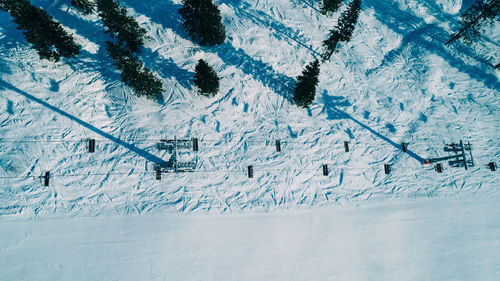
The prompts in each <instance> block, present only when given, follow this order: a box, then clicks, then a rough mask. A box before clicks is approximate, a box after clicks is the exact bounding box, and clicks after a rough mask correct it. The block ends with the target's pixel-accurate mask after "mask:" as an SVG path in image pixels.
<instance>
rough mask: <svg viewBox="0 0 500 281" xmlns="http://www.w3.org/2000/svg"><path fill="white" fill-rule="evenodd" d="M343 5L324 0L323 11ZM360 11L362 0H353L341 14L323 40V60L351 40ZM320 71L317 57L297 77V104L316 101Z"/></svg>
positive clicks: (336, 1)
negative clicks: (340, 45)
mask: <svg viewBox="0 0 500 281" xmlns="http://www.w3.org/2000/svg"><path fill="white" fill-rule="evenodd" d="M341 5H342V0H323V1H322V6H321V12H322V13H323V14H325V15H330V14H333V13H335V12H337V11H338V10H339V8H340V6H341ZM360 11H361V0H352V1H351V2H350V3H349V5H348V6H347V9H346V10H345V11H343V12H342V13H341V14H340V17H339V19H338V22H337V26H336V27H334V28H333V29H332V30H330V35H329V37H328V39H326V40H325V41H323V46H324V52H323V54H322V59H323V61H327V60H329V59H330V57H331V56H332V54H333V53H334V52H336V51H337V45H338V44H339V43H340V42H344V43H347V42H349V41H350V40H351V37H352V33H353V32H354V28H355V26H356V22H357V21H358V18H359V13H360ZM319 72H320V62H319V60H318V59H316V60H314V61H313V62H311V63H309V64H308V65H307V66H306V67H305V69H304V70H303V71H302V74H301V75H299V76H298V77H297V79H296V82H295V87H294V97H293V100H294V102H295V104H297V106H299V107H308V106H309V105H311V103H312V102H313V101H314V96H315V95H316V86H317V85H318V82H319V79H318V76H319Z"/></svg>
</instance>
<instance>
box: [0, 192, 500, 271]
mask: <svg viewBox="0 0 500 281" xmlns="http://www.w3.org/2000/svg"><path fill="white" fill-rule="evenodd" d="M498 199H500V198H498V196H496V197H493V198H483V199H481V198H477V197H474V198H473V199H460V200H456V199H453V200H451V199H419V200H412V201H408V202H407V201H404V200H400V201H399V202H398V203H395V202H392V201H389V202H384V203H380V202H377V203H370V204H367V203H363V206H359V207H341V208H339V207H333V208H332V207H325V208H317V209H315V210H307V211H294V210H287V211H284V212H280V211H275V212H271V213H259V214H248V213H247V214H227V215H220V214H218V215H212V214H187V215H186V214H168V215H162V216H156V215H126V216H111V217H106V216H101V217H97V218H83V217H78V218H58V219H40V220H29V221H27V220H19V219H17V218H11V217H9V216H4V217H2V218H0V223H1V224H2V227H1V228H0V236H1V237H2V239H0V264H1V265H2V266H1V267H0V276H2V278H1V279H2V280H192V281H195V280H241V281H244V280H284V281H288V280H384V281H392V280H394V281H400V280H407V281H413V280H415V281H421V280H436V281H441V280H455V281H462V280H470V281H476V280H482V281H495V280H499V279H500V224H499V221H500V211H499V209H498V207H497V206H498Z"/></svg>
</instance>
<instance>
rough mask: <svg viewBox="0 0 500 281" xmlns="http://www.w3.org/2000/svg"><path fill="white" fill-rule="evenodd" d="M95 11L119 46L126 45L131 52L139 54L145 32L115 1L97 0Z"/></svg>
mask: <svg viewBox="0 0 500 281" xmlns="http://www.w3.org/2000/svg"><path fill="white" fill-rule="evenodd" d="M97 10H98V12H99V16H100V17H101V19H102V21H103V22H104V25H106V27H107V28H108V30H107V33H110V34H111V35H112V36H113V37H115V38H116V39H117V41H118V43H119V44H120V45H124V46H125V45H126V46H127V47H128V48H129V49H130V50H131V51H132V52H134V53H136V52H139V50H140V47H142V45H144V37H145V35H146V30H145V29H144V28H141V27H140V26H139V24H138V23H137V21H135V19H134V18H133V17H131V16H128V15H127V10H126V9H125V8H124V7H121V6H120V5H119V3H118V2H117V1H115V0H97Z"/></svg>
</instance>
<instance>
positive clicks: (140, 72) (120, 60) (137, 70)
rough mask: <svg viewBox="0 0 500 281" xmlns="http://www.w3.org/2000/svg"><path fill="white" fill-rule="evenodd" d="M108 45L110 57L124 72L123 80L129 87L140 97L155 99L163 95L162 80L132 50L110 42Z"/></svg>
mask: <svg viewBox="0 0 500 281" xmlns="http://www.w3.org/2000/svg"><path fill="white" fill-rule="evenodd" d="M106 44H107V51H108V55H109V56H110V57H111V59H112V60H113V62H114V64H115V65H116V66H117V67H118V69H121V70H122V74H121V78H122V81H123V82H124V83H125V84H126V85H127V86H129V87H130V88H132V89H133V90H134V92H135V93H136V94H137V95H138V96H146V97H148V98H151V99H155V98H158V97H159V95H161V93H162V91H163V89H162V83H161V80H160V79H158V78H156V77H155V76H154V75H153V72H152V71H151V70H149V69H148V68H146V67H145V66H144V64H143V63H142V62H141V61H139V58H138V57H137V56H135V55H134V54H133V53H132V51H131V50H129V49H128V48H126V47H124V46H123V45H120V44H115V43H112V42H109V41H107V42H106Z"/></svg>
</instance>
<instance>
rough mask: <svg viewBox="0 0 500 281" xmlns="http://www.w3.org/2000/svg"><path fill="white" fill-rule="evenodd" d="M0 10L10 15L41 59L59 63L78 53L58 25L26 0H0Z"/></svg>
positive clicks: (73, 42)
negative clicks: (64, 58) (63, 58)
mask: <svg viewBox="0 0 500 281" xmlns="http://www.w3.org/2000/svg"><path fill="white" fill-rule="evenodd" d="M0 9H2V10H5V11H7V12H9V13H10V15H11V16H12V17H13V18H14V22H15V23H17V25H18V27H17V29H19V30H23V33H24V35H25V37H26V41H28V42H29V43H31V44H33V46H32V48H33V49H35V50H36V51H37V52H38V54H39V56H40V57H41V58H42V59H48V60H51V61H59V60H60V59H61V57H66V58H68V57H72V56H75V55H78V54H79V53H80V47H79V46H78V45H77V44H76V43H75V41H74V40H73V36H72V35H70V34H68V32H66V30H64V28H63V27H62V26H61V24H60V23H58V22H56V21H55V20H54V19H53V18H52V17H51V16H50V15H49V14H47V12H45V11H44V10H43V9H41V8H38V7H35V6H33V5H31V4H30V2H29V1H28V0H0Z"/></svg>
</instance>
